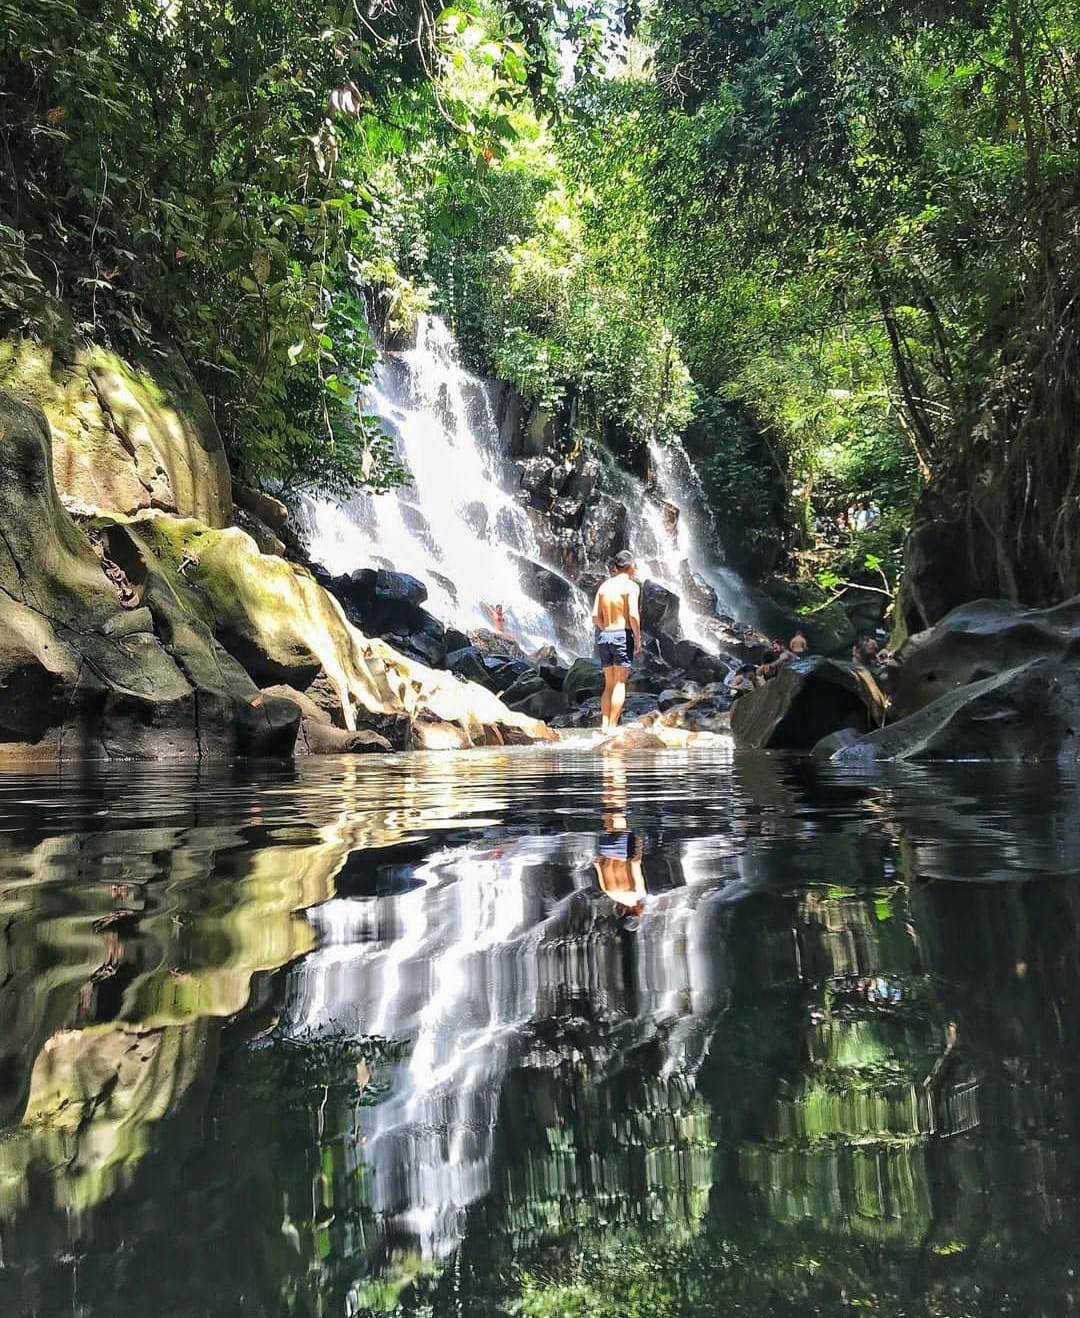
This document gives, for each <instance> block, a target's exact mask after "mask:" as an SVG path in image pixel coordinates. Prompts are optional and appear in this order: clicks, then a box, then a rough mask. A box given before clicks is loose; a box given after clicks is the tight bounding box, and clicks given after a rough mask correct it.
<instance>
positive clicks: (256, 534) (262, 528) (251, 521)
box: [233, 508, 285, 558]
mask: <svg viewBox="0 0 1080 1318" xmlns="http://www.w3.org/2000/svg"><path fill="white" fill-rule="evenodd" d="M233 525H234V526H238V527H239V528H240V530H241V531H243V532H245V534H247V535H249V536H251V538H252V540H254V541H255V543H256V544H257V545H258V546H259V552H260V553H262V554H276V555H277V556H278V557H279V558H281V557H284V555H285V542H284V540H282V539H280V538H279V537H278V536H277V535H275V534H274V532H273V531H271V530H270V528H269V527H268V526H267V525H266V524H265V523H264V522H260V521H259V519H258V518H257V517H253V516H252V515H251V513H249V512H245V511H244V509H243V508H234V509H233Z"/></svg>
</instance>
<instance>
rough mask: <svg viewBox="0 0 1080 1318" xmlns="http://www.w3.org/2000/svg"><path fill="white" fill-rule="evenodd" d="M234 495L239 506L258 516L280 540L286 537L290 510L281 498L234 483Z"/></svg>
mask: <svg viewBox="0 0 1080 1318" xmlns="http://www.w3.org/2000/svg"><path fill="white" fill-rule="evenodd" d="M232 497H233V503H234V504H235V505H236V507H237V508H242V509H243V510H244V512H246V513H250V514H251V516H252V517H255V518H257V519H258V520H259V521H260V522H261V523H262V524H263V526H265V527H266V529H267V530H268V531H271V532H273V534H274V535H275V536H277V537H278V539H279V540H281V539H282V538H283V537H284V535H285V531H286V527H287V526H288V524H289V510H288V508H287V507H286V506H285V505H284V504H283V503H282V502H281V500H280V499H275V498H274V496H273V495H272V494H267V493H266V491H265V490H253V489H251V488H250V487H249V486H247V485H234V486H233V487H232Z"/></svg>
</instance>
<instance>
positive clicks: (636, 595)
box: [592, 549, 641, 732]
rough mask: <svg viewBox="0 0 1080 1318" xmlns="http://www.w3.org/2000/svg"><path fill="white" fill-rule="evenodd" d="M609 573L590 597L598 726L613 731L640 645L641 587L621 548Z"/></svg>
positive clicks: (631, 556) (630, 560) (620, 712)
mask: <svg viewBox="0 0 1080 1318" xmlns="http://www.w3.org/2000/svg"><path fill="white" fill-rule="evenodd" d="M612 568H613V571H612V574H611V576H610V577H608V579H607V580H606V581H602V582H601V583H600V586H599V588H598V589H597V592H596V598H595V599H594V600H593V609H592V620H593V626H594V627H595V628H596V649H597V654H598V656H599V659H600V665H601V667H602V668H603V670H604V690H603V694H602V695H601V697H600V726H601V728H602V729H603V730H604V731H605V732H613V731H614V730H615V729H616V728H617V727H618V726H619V719H620V718H621V717H622V711H623V705H624V704H625V703H626V682H627V679H628V678H629V676H630V665H631V664H632V663H633V662H634V655H635V654H636V653H637V652H638V650H640V649H641V615H640V613H639V611H638V606H639V602H640V599H641V587H640V586H639V585H638V584H637V582H636V581H635V580H634V557H633V555H632V554H630V553H628V552H627V551H626V550H625V549H624V550H623V551H622V552H621V553H619V554H617V555H616V557H615V562H614V563H613V564H612Z"/></svg>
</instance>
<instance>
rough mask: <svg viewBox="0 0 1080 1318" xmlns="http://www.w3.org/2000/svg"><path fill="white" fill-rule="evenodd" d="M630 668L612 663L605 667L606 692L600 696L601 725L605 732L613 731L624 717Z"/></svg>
mask: <svg viewBox="0 0 1080 1318" xmlns="http://www.w3.org/2000/svg"><path fill="white" fill-rule="evenodd" d="M629 676H630V669H629V668H623V667H622V666H621V665H619V664H612V665H611V666H610V667H607V668H605V669H604V694H603V695H602V696H601V697H600V726H601V728H603V730H604V731H605V732H613V731H614V730H615V729H616V728H617V727H618V726H619V719H620V718H622V712H623V705H625V704H626V680H627V678H628V677H629Z"/></svg>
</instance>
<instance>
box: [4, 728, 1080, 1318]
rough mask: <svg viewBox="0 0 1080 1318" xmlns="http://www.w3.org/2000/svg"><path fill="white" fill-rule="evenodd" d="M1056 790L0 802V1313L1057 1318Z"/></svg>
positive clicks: (501, 788)
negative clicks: (852, 1311) (1037, 1317)
mask: <svg viewBox="0 0 1080 1318" xmlns="http://www.w3.org/2000/svg"><path fill="white" fill-rule="evenodd" d="M1075 803H1076V783H1075V781H1074V780H1072V779H1070V778H1067V777H1061V776H1058V775H1057V774H1056V773H1055V772H1048V771H1045V770H1042V769H1039V770H1033V769H1032V768H1031V767H1030V766H1029V767H1027V768H1026V769H1025V772H1024V774H1023V775H1020V774H1010V773H1009V772H1008V771H1003V770H1002V769H1001V768H1000V767H996V768H995V769H994V770H993V771H991V772H984V771H982V770H977V769H975V768H974V767H973V766H965V767H963V768H962V769H961V768H959V767H958V768H957V770H956V771H955V772H947V771H936V772H935V773H933V774H929V773H926V772H921V773H919V772H915V773H913V772H911V771H905V772H904V773H897V774H895V775H890V774H884V773H882V772H880V771H879V772H878V773H877V774H876V775H874V776H866V777H859V776H853V775H852V774H851V773H850V772H846V773H839V772H837V771H836V770H834V769H831V768H830V767H829V766H824V767H823V766H818V765H814V764H811V763H809V762H806V761H784V760H779V759H776V758H773V757H768V756H747V757H742V758H738V759H736V760H734V761H728V760H723V759H711V760H709V759H705V760H700V759H699V760H696V761H695V760H690V759H688V758H687V757H686V756H685V755H682V754H667V753H659V754H656V755H640V754H639V755H629V756H627V757H626V758H625V759H622V758H619V757H611V756H604V757H601V756H593V755H584V754H580V753H578V754H573V755H572V754H569V753H563V754H561V755H560V754H558V753H550V752H544V753H535V752H525V753H512V752H507V753H497V752H493V753H490V754H488V753H484V754H477V755H473V756H447V757H442V758H436V757H429V758H428V759H426V760H425V759H422V758H417V759H409V758H402V759H398V760H393V761H389V762H385V763H380V764H378V765H372V764H368V763H364V764H362V765H357V764H356V763H352V764H335V765H333V766H328V765H310V766H309V765H305V766H303V767H302V768H300V769H297V770H294V769H287V770H286V769H281V770H270V769H259V770H248V771H246V772H245V774H243V775H240V776H238V777H233V776H231V775H229V776H226V775H224V774H221V775H218V774H206V773H203V774H198V773H195V772H192V773H190V774H184V773H178V772H177V771H175V770H170V771H169V772H168V773H167V774H163V773H160V772H158V773H153V772H150V773H147V772H140V773H135V772H123V773H118V772H115V771H113V772H110V773H105V774H102V775H100V776H95V775H89V776H86V777H81V778H79V779H77V780H75V781H70V780H66V779H62V780H57V779H55V778H52V777H50V778H21V779H15V778H9V779H5V780H0V821H2V824H3V829H4V831H3V832H0V864H2V873H3V876H4V877H3V879H2V881H0V928H2V931H3V933H2V938H0V1123H2V1125H0V1247H2V1263H3V1266H2V1268H0V1304H3V1306H4V1311H5V1312H11V1313H20V1314H21V1313H27V1314H34V1313H41V1314H49V1315H66V1314H72V1315H74V1314H80V1315H84V1314H85V1315H95V1316H96V1315H101V1316H102V1318H104V1316H105V1315H109V1316H110V1318H111V1316H112V1315H114V1314H127V1313H129V1312H130V1313H131V1314H135V1313H137V1312H138V1313H142V1312H144V1311H147V1310H149V1311H158V1312H161V1313H166V1314H169V1315H187V1314H191V1315H195V1314H200V1315H213V1316H214V1318H217V1316H218V1315H221V1316H222V1318H224V1315H233V1314H273V1315H276V1314H279V1313H281V1314H284V1313H292V1314H346V1313H359V1312H366V1311H378V1312H388V1311H394V1310H395V1309H400V1310H401V1311H403V1312H416V1313H420V1312H431V1313H437V1314H444V1313H445V1314H451V1313H454V1314H461V1313H469V1314H491V1313H495V1312H498V1311H500V1310H502V1311H506V1312H514V1313H521V1314H535V1315H538V1316H539V1315H547V1314H551V1315H554V1314H577V1313H581V1314H585V1313H599V1314H610V1315H612V1316H613V1318H614V1315H616V1314H618V1315H633V1314H639V1313H640V1314H642V1315H644V1314H649V1315H663V1314H672V1315H675V1314H679V1315H688V1316H689V1315H694V1316H697V1315H706V1314H713V1313H716V1314H719V1313H725V1314H726V1313H730V1312H733V1311H736V1312H739V1311H741V1312H746V1313H752V1314H760V1315H766V1314H770V1315H771V1314H792V1315H794V1314H796V1313H798V1314H800V1315H802V1314H806V1313H812V1312H821V1313H834V1312H837V1313H838V1312H843V1311H846V1310H847V1309H849V1308H851V1307H866V1308H872V1309H873V1310H875V1311H877V1312H884V1313H892V1314H896V1315H901V1314H904V1315H909V1314H916V1315H927V1318H937V1316H938V1315H941V1316H944V1315H962V1314H979V1315H983V1314H985V1315H990V1314H999V1313H1015V1314H1024V1315H1030V1314H1033V1313H1043V1312H1045V1313H1050V1312H1054V1313H1064V1312H1067V1311H1069V1310H1070V1309H1071V1308H1072V1307H1074V1292H1075V1285H1076V1283H1075V1280H1074V1278H1073V1277H1072V1275H1071V1272H1070V1269H1071V1267H1072V1263H1071V1260H1072V1258H1073V1257H1074V1256H1075V1255H1076V1252H1077V1244H1078V1243H1080V1241H1078V1226H1080V1218H1078V1214H1077V1197H1076V1196H1077V1188H1078V1187H1077V1181H1076V1165H1077V1155H1078V1151H1080V1138H1078V1136H1080V1132H1078V1131H1077V1130H1076V1129H1075V1127H1076V1124H1077V1118H1076V1116H1075V1113H1076V1112H1077V1111H1080V1104H1078V1102H1077V1100H1078V1099H1080V1093H1078V1092H1077V1080H1076V1063H1075V1060H1074V1059H1075V1057H1076V1056H1077V1048H1076V1040H1075V1039H1074V1037H1073V1036H1074V1032H1075V1031H1076V1029H1077V1025H1076V1022H1077V1021H1078V1019H1080V1012H1078V1009H1080V1001H1078V998H1080V975H1078V950H1080V939H1078V923H1080V899H1078V898H1077V896H1076V892H1077V891H1080V889H1077V888H1076V885H1075V878H1076V873H1077V869H1078V859H1080V846H1078V840H1080V839H1078V836H1077V830H1078V827H1080V824H1078V822H1077V820H1078V812H1077V811H1076V809H1075ZM624 843H625V854H622V847H623V844H624ZM631 897H632V898H633V901H632V902H631V901H630V900H629V898H631Z"/></svg>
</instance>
